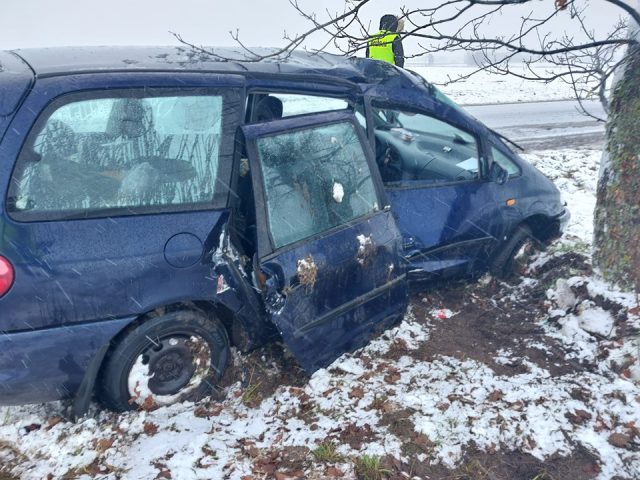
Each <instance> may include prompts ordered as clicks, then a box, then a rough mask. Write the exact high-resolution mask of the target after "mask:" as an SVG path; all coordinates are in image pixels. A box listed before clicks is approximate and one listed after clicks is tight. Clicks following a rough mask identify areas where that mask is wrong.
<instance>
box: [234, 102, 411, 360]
mask: <svg viewBox="0 0 640 480" xmlns="http://www.w3.org/2000/svg"><path fill="white" fill-rule="evenodd" d="M243 131H244V134H245V138H246V141H247V149H248V153H249V161H250V165H251V169H252V177H253V184H254V191H255V192H256V208H257V211H258V215H257V217H258V225H257V226H258V256H259V268H260V270H261V271H262V272H263V274H264V275H265V276H266V282H265V287H264V302H265V306H266V310H267V313H268V315H269V317H270V319H271V321H272V322H273V323H274V324H275V325H276V326H277V328H278V330H279V331H280V333H281V335H282V337H283V339H284V340H285V342H286V344H287V346H288V347H289V348H290V349H291V351H292V352H293V353H294V355H295V356H296V359H297V360H298V362H299V363H300V364H301V366H302V367H303V368H304V369H305V370H307V371H308V372H313V371H315V370H317V369H318V368H320V367H324V366H326V365H327V364H329V363H331V361H333V360H334V359H335V358H336V357H337V356H339V355H340V354H341V353H344V352H346V351H350V350H353V349H355V348H358V347H359V346H362V345H363V344H364V343H365V342H366V341H367V340H369V339H370V338H371V336H372V335H374V334H375V333H376V332H379V331H381V329H384V328H386V327H388V326H389V325H390V324H391V323H393V322H395V321H397V319H398V318H399V317H400V316H401V315H402V313H403V312H404V310H405V309H406V304H407V284H406V278H405V269H404V265H403V264H402V263H401V262H400V259H401V257H400V255H399V253H400V245H401V235H400V233H399V231H398V229H397V227H396V225H395V221H394V220H393V216H392V214H391V212H390V210H389V209H381V208H380V206H381V205H385V204H386V199H385V196H384V191H383V189H382V185H381V182H380V179H379V177H378V175H377V171H376V169H375V164H374V163H373V158H372V153H371V151H370V149H369V146H368V143H367V140H366V137H365V136H364V133H363V132H362V130H361V128H360V127H359V125H358V124H357V121H356V120H355V117H354V116H353V115H352V114H345V113H326V114H318V115H311V116H307V117H299V118H295V119H290V120H279V121H274V122H269V123H263V124H260V125H253V126H246V127H243ZM292 227H293V228H292Z"/></svg>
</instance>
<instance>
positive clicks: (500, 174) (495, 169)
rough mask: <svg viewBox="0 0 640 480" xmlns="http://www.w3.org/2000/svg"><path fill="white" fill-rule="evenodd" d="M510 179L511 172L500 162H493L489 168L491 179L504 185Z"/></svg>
mask: <svg viewBox="0 0 640 480" xmlns="http://www.w3.org/2000/svg"><path fill="white" fill-rule="evenodd" d="M508 179H509V172H507V171H506V170H505V169H504V168H502V166H501V165H500V164H499V163H498V162H492V163H491V168H489V180H491V181H492V182H496V183H497V184H498V185H503V184H504V183H505V182H506V181H507V180H508Z"/></svg>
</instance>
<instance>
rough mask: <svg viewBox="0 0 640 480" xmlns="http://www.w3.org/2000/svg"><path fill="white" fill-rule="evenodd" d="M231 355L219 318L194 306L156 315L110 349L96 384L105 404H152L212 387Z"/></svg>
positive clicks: (181, 398)
mask: <svg viewBox="0 0 640 480" xmlns="http://www.w3.org/2000/svg"><path fill="white" fill-rule="evenodd" d="M228 358H229V339H228V337H227V332H226V330H225V328H224V326H223V325H222V324H221V323H220V321H218V320H217V319H216V318H214V317H212V316H210V315H205V314H203V313H201V312H197V311H192V310H180V311H173V312H168V313H164V314H161V315H158V316H154V317H151V318H150V319H148V320H147V321H145V322H143V323H141V324H140V325H138V326H136V327H135V328H133V329H132V330H131V331H129V332H127V333H126V334H125V335H124V337H122V338H121V339H120V340H119V341H118V343H117V344H116V345H115V346H114V347H113V349H112V350H111V351H110V352H109V353H108V354H107V358H106V360H105V362H104V363H103V366H102V369H101V372H100V376H99V378H98V381H97V384H96V392H97V396H98V398H99V399H100V401H101V402H102V404H103V405H104V406H106V407H107V408H109V409H111V410H115V411H118V412H122V411H126V410H133V409H140V408H143V409H149V408H153V407H156V406H162V405H169V404H172V403H177V402H181V401H185V400H197V399H199V398H202V397H204V396H206V395H207V394H209V393H211V390H212V388H213V386H214V385H215V384H216V383H217V382H218V381H219V380H220V379H221V378H222V374H223V373H224V370H225V368H226V365H227V360H228Z"/></svg>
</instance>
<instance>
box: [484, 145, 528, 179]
mask: <svg viewBox="0 0 640 480" xmlns="http://www.w3.org/2000/svg"><path fill="white" fill-rule="evenodd" d="M491 158H492V159H493V161H494V162H496V163H497V164H498V165H500V166H501V167H502V168H504V169H505V170H506V171H507V173H508V174H509V176H516V175H520V174H521V172H520V167H519V166H518V165H517V164H516V163H515V162H514V161H513V160H511V159H510V158H509V157H508V156H506V155H505V154H504V153H502V152H501V151H500V150H498V149H497V148H495V147H491Z"/></svg>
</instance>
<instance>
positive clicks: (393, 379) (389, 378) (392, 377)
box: [384, 371, 401, 383]
mask: <svg viewBox="0 0 640 480" xmlns="http://www.w3.org/2000/svg"><path fill="white" fill-rule="evenodd" d="M400 377H401V375H400V372H397V371H396V372H393V373H389V374H388V375H385V376H384V381H385V382H387V383H397V382H398V380H400Z"/></svg>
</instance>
